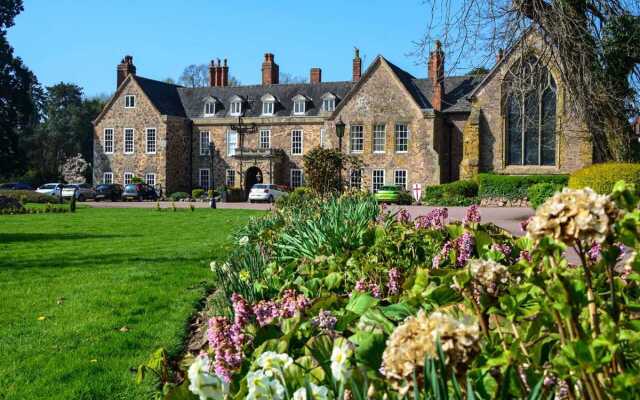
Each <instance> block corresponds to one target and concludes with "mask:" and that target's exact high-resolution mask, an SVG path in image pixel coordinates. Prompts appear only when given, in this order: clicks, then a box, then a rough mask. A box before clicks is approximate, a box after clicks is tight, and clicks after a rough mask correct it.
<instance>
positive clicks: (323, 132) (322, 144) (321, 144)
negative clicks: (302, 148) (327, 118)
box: [320, 128, 326, 149]
mask: <svg viewBox="0 0 640 400" xmlns="http://www.w3.org/2000/svg"><path fill="white" fill-rule="evenodd" d="M325 135H326V130H325V129H324V128H320V147H321V148H323V149H324V136H325Z"/></svg>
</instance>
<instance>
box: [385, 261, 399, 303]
mask: <svg viewBox="0 0 640 400" xmlns="http://www.w3.org/2000/svg"><path fill="white" fill-rule="evenodd" d="M401 279H402V277H401V276H400V270H399V269H398V268H391V269H390V270H389V281H388V282H387V289H388V291H389V295H390V296H395V295H397V294H399V293H400V283H401V282H400V280H401Z"/></svg>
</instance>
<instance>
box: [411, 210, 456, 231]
mask: <svg viewBox="0 0 640 400" xmlns="http://www.w3.org/2000/svg"><path fill="white" fill-rule="evenodd" d="M447 218H449V210H448V209H447V208H440V207H438V208H434V209H433V210H431V211H430V212H429V213H428V214H427V215H421V216H419V217H417V218H416V219H415V221H414V224H415V226H416V228H418V229H442V228H444V224H445V220H446V219H447Z"/></svg>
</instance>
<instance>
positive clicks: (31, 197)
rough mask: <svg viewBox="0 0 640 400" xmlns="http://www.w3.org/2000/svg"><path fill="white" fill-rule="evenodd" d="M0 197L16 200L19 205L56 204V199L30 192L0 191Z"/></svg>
mask: <svg viewBox="0 0 640 400" xmlns="http://www.w3.org/2000/svg"><path fill="white" fill-rule="evenodd" d="M0 196H6V197H9V198H11V199H15V200H18V201H19V202H21V203H41V204H45V203H57V202H58V198H57V197H54V196H49V195H48V194H42V193H37V192H34V191H31V190H0Z"/></svg>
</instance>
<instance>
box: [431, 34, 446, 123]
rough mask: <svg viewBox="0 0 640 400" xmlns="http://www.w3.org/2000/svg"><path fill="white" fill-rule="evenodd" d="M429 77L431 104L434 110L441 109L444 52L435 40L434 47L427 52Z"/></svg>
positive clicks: (440, 44)
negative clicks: (431, 92)
mask: <svg viewBox="0 0 640 400" xmlns="http://www.w3.org/2000/svg"><path fill="white" fill-rule="evenodd" d="M429 79H430V80H431V85H432V88H433V98H432V99H431V105H432V106H433V109H434V110H436V111H442V100H443V97H444V52H443V51H442V43H440V41H439V40H436V49H435V50H434V51H432V52H431V54H429Z"/></svg>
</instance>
